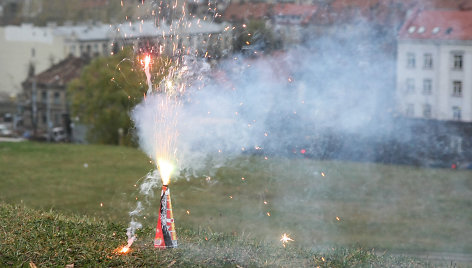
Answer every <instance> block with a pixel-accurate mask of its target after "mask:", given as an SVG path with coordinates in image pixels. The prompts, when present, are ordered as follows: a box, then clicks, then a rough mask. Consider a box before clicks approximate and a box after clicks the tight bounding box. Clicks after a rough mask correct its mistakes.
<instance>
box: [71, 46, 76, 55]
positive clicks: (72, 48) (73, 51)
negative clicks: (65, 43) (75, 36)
mask: <svg viewBox="0 0 472 268" xmlns="http://www.w3.org/2000/svg"><path fill="white" fill-rule="evenodd" d="M70 54H74V55H75V45H71V46H70Z"/></svg>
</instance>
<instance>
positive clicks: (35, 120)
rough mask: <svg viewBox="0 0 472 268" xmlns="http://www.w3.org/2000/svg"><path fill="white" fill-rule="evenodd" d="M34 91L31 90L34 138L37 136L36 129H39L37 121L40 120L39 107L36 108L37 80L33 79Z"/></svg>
mask: <svg viewBox="0 0 472 268" xmlns="http://www.w3.org/2000/svg"><path fill="white" fill-rule="evenodd" d="M32 84H33V85H32V89H31V123H32V125H33V137H35V136H36V128H37V120H38V115H37V113H38V107H37V106H36V101H37V100H36V98H37V92H36V78H35V77H33V83H32Z"/></svg>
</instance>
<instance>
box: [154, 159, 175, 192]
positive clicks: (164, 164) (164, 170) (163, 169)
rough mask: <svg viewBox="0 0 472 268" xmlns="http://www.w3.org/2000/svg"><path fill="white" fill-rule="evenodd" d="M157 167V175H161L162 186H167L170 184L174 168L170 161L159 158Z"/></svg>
mask: <svg viewBox="0 0 472 268" xmlns="http://www.w3.org/2000/svg"><path fill="white" fill-rule="evenodd" d="M157 165H158V167H159V173H160V174H161V179H162V184H163V185H169V182H170V175H171V174H172V171H173V170H174V166H173V165H172V163H171V162H170V161H167V160H165V159H162V158H159V159H158V160H157Z"/></svg>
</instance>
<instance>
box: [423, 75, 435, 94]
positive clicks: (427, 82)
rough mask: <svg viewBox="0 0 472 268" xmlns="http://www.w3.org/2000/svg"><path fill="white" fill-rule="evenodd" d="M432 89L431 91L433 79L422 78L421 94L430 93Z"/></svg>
mask: <svg viewBox="0 0 472 268" xmlns="http://www.w3.org/2000/svg"><path fill="white" fill-rule="evenodd" d="M432 91H433V80H431V79H424V80H423V94H424V95H431V92H432Z"/></svg>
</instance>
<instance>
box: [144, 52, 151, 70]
mask: <svg viewBox="0 0 472 268" xmlns="http://www.w3.org/2000/svg"><path fill="white" fill-rule="evenodd" d="M149 63H151V56H149V55H146V57H144V68H146V69H147V68H149Z"/></svg>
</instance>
